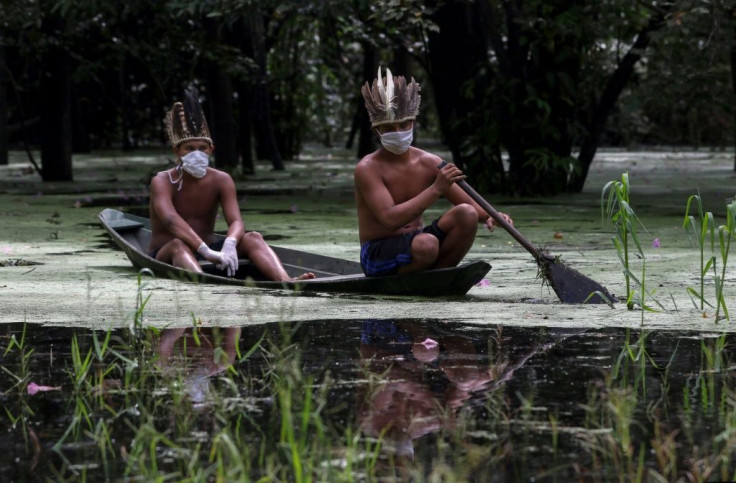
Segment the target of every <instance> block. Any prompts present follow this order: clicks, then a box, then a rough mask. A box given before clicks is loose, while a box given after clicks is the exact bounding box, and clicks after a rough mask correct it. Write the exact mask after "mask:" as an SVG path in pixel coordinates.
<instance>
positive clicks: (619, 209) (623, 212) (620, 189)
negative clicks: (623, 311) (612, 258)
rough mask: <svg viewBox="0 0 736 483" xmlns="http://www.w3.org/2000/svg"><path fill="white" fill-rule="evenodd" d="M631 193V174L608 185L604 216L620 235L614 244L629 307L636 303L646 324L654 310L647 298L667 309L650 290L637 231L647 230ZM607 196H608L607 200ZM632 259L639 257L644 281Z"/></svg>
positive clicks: (604, 202) (604, 191) (603, 198)
mask: <svg viewBox="0 0 736 483" xmlns="http://www.w3.org/2000/svg"><path fill="white" fill-rule="evenodd" d="M630 192H631V189H630V185H629V174H628V173H624V174H622V175H621V181H609V182H608V183H606V185H605V186H604V187H603V189H602V190H601V215H602V216H603V217H604V218H607V219H608V220H609V221H610V222H611V223H612V224H613V226H614V228H615V229H616V235H615V236H613V237H612V238H611V240H612V241H613V245H614V246H615V247H616V253H617V255H618V259H619V262H620V264H621V267H622V269H623V273H624V280H625V282H626V307H627V308H628V309H629V310H632V309H633V308H634V303H635V302H637V303H638V305H639V307H640V308H641V310H642V315H641V320H642V323H644V311H652V310H654V309H653V308H652V307H651V306H649V305H647V303H646V302H647V298H649V299H651V300H653V301H654V302H655V303H656V304H657V305H658V306H659V307H660V308H662V309H664V307H662V305H661V304H660V303H659V302H657V300H656V299H655V298H654V296H653V293H651V292H650V291H649V290H648V289H647V287H646V255H645V254H644V250H643V248H642V245H641V243H640V241H639V234H638V231H637V227H638V226H641V227H642V228H644V229H645V230H646V228H645V227H644V225H643V224H642V223H641V220H639V217H638V216H637V215H636V213H635V212H634V209H633V208H632V207H631V203H630ZM606 194H608V197H607V198H606ZM632 245H633V246H632ZM632 255H636V256H637V257H638V258H639V259H640V260H641V279H639V278H637V277H636V275H634V273H633V272H632V264H631V262H632V260H631V256H632ZM632 282H633V283H632ZM633 284H635V285H636V287H638V291H637V290H634V288H633V287H632V285H633ZM637 293H638V295H637Z"/></svg>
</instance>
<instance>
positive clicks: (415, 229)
mask: <svg viewBox="0 0 736 483" xmlns="http://www.w3.org/2000/svg"><path fill="white" fill-rule="evenodd" d="M361 91H362V93H363V98H364V100H365V106H366V109H367V110H368V115H369V116H370V121H371V128H373V129H375V131H376V134H377V135H378V137H379V139H380V141H381V145H382V147H380V148H379V149H378V150H376V151H375V152H373V153H371V154H369V155H367V156H365V157H364V158H363V159H361V160H360V162H359V163H358V165H357V166H356V167H355V172H354V178H355V200H356V203H357V208H358V230H359V234H360V243H361V249H360V263H361V265H362V267H363V271H364V272H365V274H366V275H368V276H379V275H390V274H394V273H403V272H413V271H419V270H427V269H430V268H442V267H454V266H456V265H458V264H459V263H460V261H461V260H462V259H463V257H464V256H465V254H467V253H468V251H469V250H470V247H471V246H472V245H473V241H474V240H475V233H476V230H477V226H478V223H479V222H480V223H484V224H485V225H486V226H487V227H488V229H489V230H491V231H493V229H494V228H495V221H494V220H493V218H491V217H490V216H489V215H488V213H486V212H485V211H484V210H483V209H482V208H481V207H480V206H478V204H476V203H475V202H474V201H473V200H472V199H471V198H470V197H469V196H468V195H467V194H466V193H465V192H464V191H463V190H462V189H461V188H460V187H459V186H457V185H455V182H456V181H460V180H462V179H465V176H464V175H463V173H462V171H461V170H460V169H458V168H457V166H455V165H452V164H448V165H446V166H445V167H443V168H442V169H438V165H439V164H440V162H441V161H442V160H441V159H440V158H439V157H438V156H435V155H433V154H430V153H428V152H426V151H423V150H421V149H417V148H415V147H412V146H411V142H412V139H413V129H414V119H416V116H417V114H418V112H419V103H420V101H421V96H420V95H419V91H420V87H419V84H417V83H416V81H415V80H414V79H413V78H412V79H411V82H410V83H409V84H407V83H406V80H405V79H404V77H401V76H397V77H393V76H392V75H391V71H390V70H388V69H386V81H385V83H384V80H383V79H382V78H381V68H380V67H379V69H378V78H377V79H376V80H374V81H373V86H372V87H371V86H370V85H369V84H368V83H367V82H366V84H365V85H364V86H363V88H362V89H361ZM443 196H444V197H445V198H446V199H447V200H448V201H450V202H451V203H452V204H453V205H454V206H453V207H452V208H450V209H449V210H448V211H447V212H446V213H445V214H443V215H442V216H441V217H439V218H438V219H436V220H434V221H433V222H432V223H431V224H430V225H429V226H424V222H423V220H422V214H423V213H424V211H425V210H426V209H427V208H429V207H430V206H432V204H434V202H436V201H437V200H438V199H439V198H441V197H443ZM501 216H503V217H504V218H505V219H506V220H507V221H508V222H509V223H511V224H513V221H512V220H511V218H509V217H508V216H507V215H505V214H503V213H501Z"/></svg>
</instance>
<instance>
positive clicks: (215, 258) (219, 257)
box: [197, 242, 225, 264]
mask: <svg viewBox="0 0 736 483" xmlns="http://www.w3.org/2000/svg"><path fill="white" fill-rule="evenodd" d="M197 253H199V256H201V257H202V258H204V259H205V260H209V261H210V262H212V263H216V264H222V263H223V261H224V258H225V255H223V254H222V252H216V251H215V250H213V249H211V248H210V247H208V246H207V244H206V243H205V242H202V244H201V245H199V248H197Z"/></svg>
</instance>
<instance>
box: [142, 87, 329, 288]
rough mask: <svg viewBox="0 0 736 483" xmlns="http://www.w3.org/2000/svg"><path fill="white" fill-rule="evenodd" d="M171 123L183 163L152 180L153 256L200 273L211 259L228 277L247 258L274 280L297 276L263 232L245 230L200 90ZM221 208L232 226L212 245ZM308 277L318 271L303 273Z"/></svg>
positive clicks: (170, 116)
mask: <svg viewBox="0 0 736 483" xmlns="http://www.w3.org/2000/svg"><path fill="white" fill-rule="evenodd" d="M165 122H166V127H167V132H168V135H169V140H170V141H171V146H172V148H173V151H174V154H175V155H176V159H177V165H176V167H174V168H171V169H168V170H166V171H161V172H160V173H158V174H157V175H156V176H154V178H153V179H152V180H151V200H150V205H149V211H150V218H151V234H152V235H151V244H150V248H149V250H150V253H149V254H150V255H151V256H152V257H153V258H156V259H157V260H161V261H162V262H166V263H170V264H172V265H174V266H177V267H180V268H185V269H188V270H192V271H195V272H202V268H201V267H200V265H199V262H198V259H206V260H209V261H211V262H212V263H215V264H216V265H217V266H218V268H220V269H221V270H223V272H224V273H225V274H226V275H227V276H228V277H232V276H233V275H235V272H237V270H238V257H239V256H244V257H248V258H249V259H250V260H251V262H253V264H254V265H255V266H256V268H258V270H259V271H260V272H261V273H262V274H263V275H264V276H265V277H266V278H267V279H269V280H276V281H286V280H293V278H292V277H290V276H289V275H288V274H287V273H286V271H285V270H284V267H283V266H282V265H281V261H280V260H279V258H278V257H277V256H276V254H275V253H274V252H273V250H272V249H271V247H269V246H268V244H267V243H266V242H265V241H264V240H263V237H262V236H261V234H260V233H258V232H255V231H250V232H247V233H246V232H245V225H244V223H243V218H242V216H241V214H240V207H239V206H238V200H237V193H236V190H235V183H234V182H233V179H232V178H231V177H230V175H229V174H227V173H225V172H224V171H220V170H217V169H214V168H211V167H209V157H210V156H211V155H212V152H213V151H214V149H215V146H214V144H213V142H212V138H211V137H210V133H209V127H208V126H207V120H206V119H205V117H204V113H203V112H202V108H201V106H200V104H199V99H198V97H197V90H196V89H194V88H192V89H187V90H186V92H185V102H184V103H183V104H182V103H181V102H177V103H175V104H174V106H173V108H172V109H171V111H169V112H168V113H167V115H166V120H165ZM218 208H222V213H223V216H224V218H225V221H226V222H227V225H228V229H227V238H226V239H225V240H224V241H223V242H221V243H215V244H212V242H213V240H214V230H215V219H216V217H217V211H218ZM308 278H314V274H313V273H311V272H309V273H305V274H303V275H301V276H300V277H297V279H308Z"/></svg>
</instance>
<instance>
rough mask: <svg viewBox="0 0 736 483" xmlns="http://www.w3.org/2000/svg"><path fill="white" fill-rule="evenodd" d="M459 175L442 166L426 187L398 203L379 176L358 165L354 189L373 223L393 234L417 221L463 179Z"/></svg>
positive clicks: (365, 165) (448, 167)
mask: <svg viewBox="0 0 736 483" xmlns="http://www.w3.org/2000/svg"><path fill="white" fill-rule="evenodd" d="M459 172H460V170H458V169H457V168H456V167H455V166H454V165H447V166H445V167H444V168H443V169H442V170H439V171H438V173H439V174H438V176H437V177H436V178H435V181H434V182H433V183H432V184H431V185H430V186H429V187H427V188H426V189H424V190H423V191H421V192H419V193H418V194H417V195H416V196H414V197H412V198H410V199H408V200H407V201H405V202H403V203H399V204H396V202H395V201H394V198H393V196H392V195H391V193H390V192H389V190H388V188H387V187H386V185H385V184H384V182H383V180H382V179H381V176H380V174H379V173H378V172H377V171H376V170H375V169H371V166H369V165H367V164H358V166H357V167H356V168H355V173H354V178H355V187H356V189H357V190H358V191H359V192H360V194H361V196H362V197H363V200H365V203H366V205H367V206H368V209H369V210H370V211H371V213H373V216H374V217H375V218H376V220H377V221H378V222H379V223H380V224H381V225H383V226H384V227H386V228H388V229H390V230H392V231H394V230H398V229H399V228H401V227H402V226H404V225H406V224H408V223H410V222H412V221H414V220H416V219H417V218H419V217H420V216H421V215H422V213H424V211H425V210H426V209H427V208H429V207H430V206H432V204H433V203H434V202H435V201H437V200H438V199H439V198H440V197H441V196H442V195H444V194H445V193H446V192H447V190H448V189H449V188H450V187H451V186H452V184H453V183H454V182H455V181H457V180H459V179H462V175H461V174H460V175H458V173H459Z"/></svg>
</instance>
